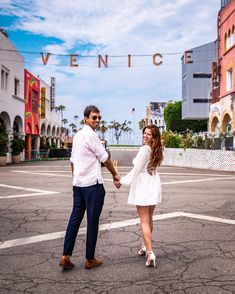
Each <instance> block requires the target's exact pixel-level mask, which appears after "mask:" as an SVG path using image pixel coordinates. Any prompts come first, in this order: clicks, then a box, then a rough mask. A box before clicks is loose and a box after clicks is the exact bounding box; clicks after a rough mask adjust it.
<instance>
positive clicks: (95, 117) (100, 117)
mask: <svg viewBox="0 0 235 294" xmlns="http://www.w3.org/2000/svg"><path fill="white" fill-rule="evenodd" d="M91 118H92V119H93V120H97V119H98V120H101V119H102V116H100V115H92V116H91Z"/></svg>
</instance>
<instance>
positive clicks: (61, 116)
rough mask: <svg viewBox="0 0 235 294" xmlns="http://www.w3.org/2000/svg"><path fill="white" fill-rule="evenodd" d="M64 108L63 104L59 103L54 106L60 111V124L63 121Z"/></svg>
mask: <svg viewBox="0 0 235 294" xmlns="http://www.w3.org/2000/svg"><path fill="white" fill-rule="evenodd" d="M65 108H66V107H65V106H64V105H59V106H56V107H55V110H56V111H59V112H60V121H61V124H62V121H63V111H64V110H65Z"/></svg>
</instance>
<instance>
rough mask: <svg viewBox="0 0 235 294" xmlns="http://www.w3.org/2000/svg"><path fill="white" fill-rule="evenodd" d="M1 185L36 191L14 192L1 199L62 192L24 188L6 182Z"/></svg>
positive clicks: (0, 197)
mask: <svg viewBox="0 0 235 294" xmlns="http://www.w3.org/2000/svg"><path fill="white" fill-rule="evenodd" d="M0 187H3V188H9V189H15V190H23V191H29V192H34V193H25V194H14V195H7V196H0V199H8V198H20V197H31V196H42V195H52V194H60V193H61V192H55V191H47V190H39V189H31V188H24V187H18V186H12V185H4V184H0Z"/></svg>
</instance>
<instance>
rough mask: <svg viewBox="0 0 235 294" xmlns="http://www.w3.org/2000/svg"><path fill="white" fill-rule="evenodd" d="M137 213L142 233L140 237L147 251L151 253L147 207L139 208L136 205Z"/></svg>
mask: <svg viewBox="0 0 235 294" xmlns="http://www.w3.org/2000/svg"><path fill="white" fill-rule="evenodd" d="M136 207H137V211H138V214H139V217H140V225H141V231H142V237H143V240H144V244H145V246H146V250H147V251H152V232H151V227H150V223H149V219H150V216H149V211H150V208H149V206H139V205H137V206H136Z"/></svg>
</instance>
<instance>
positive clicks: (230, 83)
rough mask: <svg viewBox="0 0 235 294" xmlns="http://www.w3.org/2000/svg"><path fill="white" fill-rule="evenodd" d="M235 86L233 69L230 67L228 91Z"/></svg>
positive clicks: (227, 83) (227, 77) (227, 80)
mask: <svg viewBox="0 0 235 294" xmlns="http://www.w3.org/2000/svg"><path fill="white" fill-rule="evenodd" d="M232 88H233V69H232V68H230V69H229V70H227V72H226V91H230V90H232Z"/></svg>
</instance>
